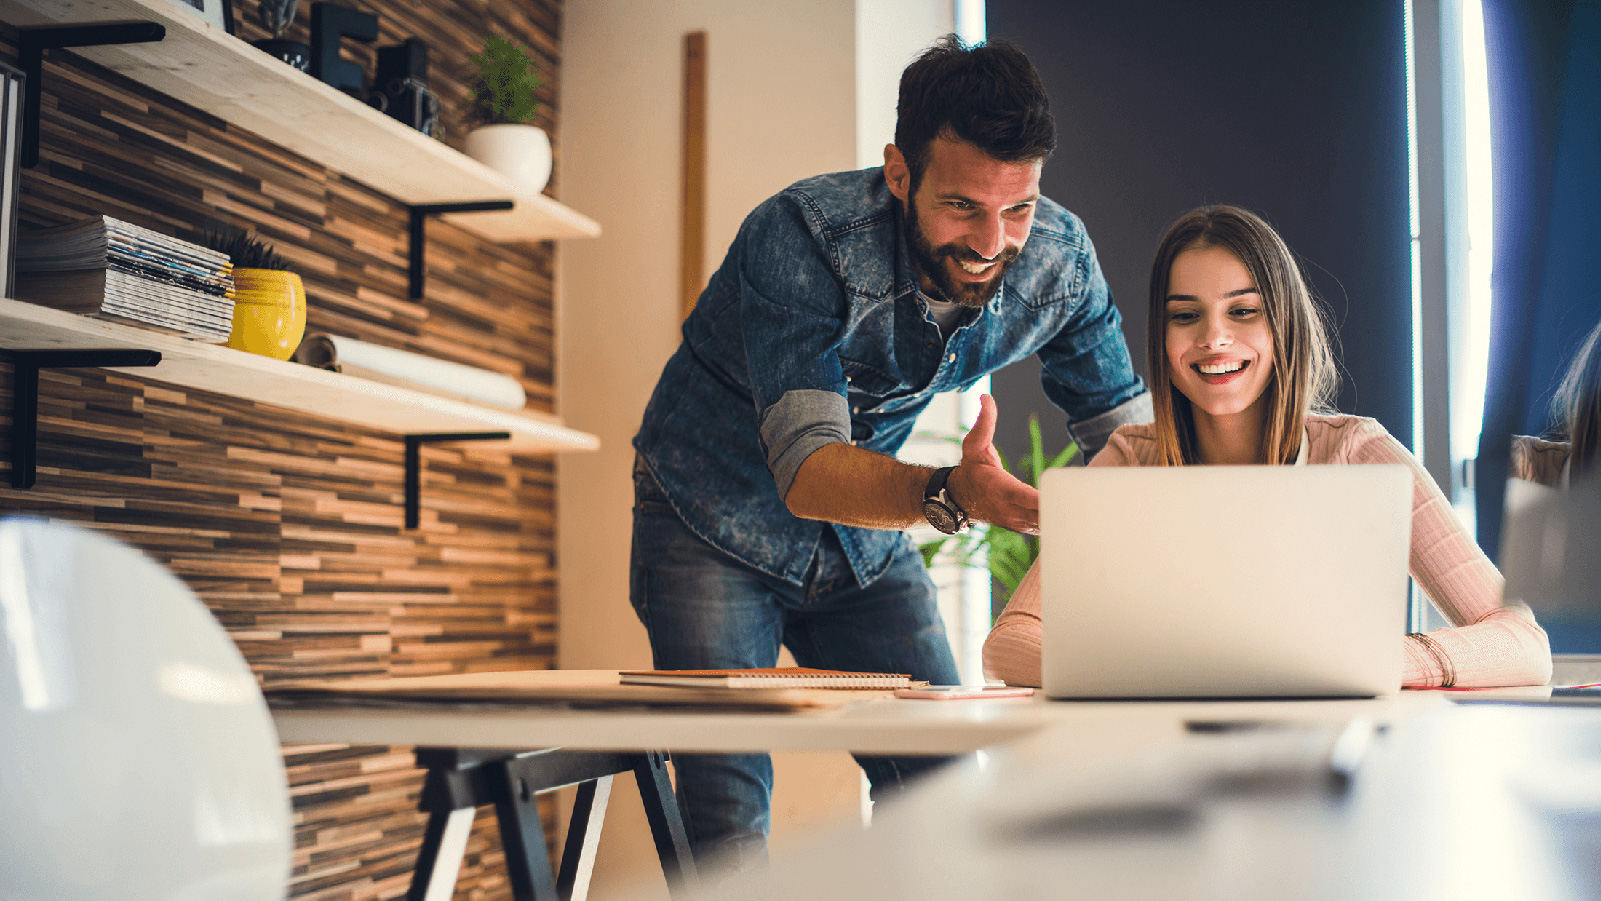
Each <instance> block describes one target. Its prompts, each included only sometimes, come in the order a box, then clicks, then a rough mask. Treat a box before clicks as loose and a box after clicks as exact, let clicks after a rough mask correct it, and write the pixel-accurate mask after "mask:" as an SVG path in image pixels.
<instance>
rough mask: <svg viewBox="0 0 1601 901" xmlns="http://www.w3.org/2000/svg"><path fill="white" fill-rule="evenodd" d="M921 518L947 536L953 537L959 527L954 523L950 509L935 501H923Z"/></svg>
mask: <svg viewBox="0 0 1601 901" xmlns="http://www.w3.org/2000/svg"><path fill="white" fill-rule="evenodd" d="M923 518H924V519H927V520H928V523H929V525H931V526H933V527H934V528H936V529H939V530H940V531H941V532H944V533H945V534H947V535H955V534H956V532H957V530H958V529H959V528H960V525H959V524H958V523H957V521H956V514H954V513H952V512H951V509H950V508H949V507H947V506H945V505H944V504H942V503H940V502H939V501H936V500H926V501H923Z"/></svg>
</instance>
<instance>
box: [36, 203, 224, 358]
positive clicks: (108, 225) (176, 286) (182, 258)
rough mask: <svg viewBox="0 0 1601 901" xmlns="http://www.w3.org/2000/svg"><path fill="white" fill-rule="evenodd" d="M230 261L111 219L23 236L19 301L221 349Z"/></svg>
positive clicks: (191, 245)
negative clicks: (170, 334)
mask: <svg viewBox="0 0 1601 901" xmlns="http://www.w3.org/2000/svg"><path fill="white" fill-rule="evenodd" d="M233 292H234V286H233V261H232V260H230V259H229V258H228V255H227V254H225V253H222V252H220V251H216V250H209V249H207V248H205V247H201V246H200V245H198V244H191V243H189V242H188V241H180V240H179V239H177V238H173V237H169V236H167V235H164V234H161V233H160V232H155V231H151V230H150V229H148V228H141V227H139V226H137V225H131V224H129V223H127V222H123V221H122V220H120V219H113V218H111V217H110V216H94V217H92V218H89V219H84V220H82V221H79V222H74V223H71V224H68V225H61V226H57V227H55V228H46V229H37V230H35V231H32V232H26V233H24V234H23V235H22V236H21V240H20V241H19V242H18V244H17V297H18V298H19V299H21V300H26V301H28V302H30V303H36V304H40V305H42V306H47V307H54V308H56V309H58V310H68V311H70V312H74V313H83V314H85V315H88V316H95V317H98V318H103V319H114V320H120V321H124V322H133V323H136V324H139V325H143V326H154V327H156V328H160V329H165V330H168V331H172V332H177V333H178V334H181V335H183V336H185V337H187V338H193V339H194V340H196V341H204V342H207V343H210V344H219V343H221V342H224V341H227V340H228V334H229V332H230V331H232V328H233Z"/></svg>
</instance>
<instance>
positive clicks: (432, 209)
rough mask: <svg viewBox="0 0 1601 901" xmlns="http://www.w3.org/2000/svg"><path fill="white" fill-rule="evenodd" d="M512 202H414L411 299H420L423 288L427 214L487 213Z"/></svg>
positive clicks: (507, 208)
mask: <svg viewBox="0 0 1601 901" xmlns="http://www.w3.org/2000/svg"><path fill="white" fill-rule="evenodd" d="M513 205H514V204H513V203H512V202H511V201H510V200H475V201H471V202H468V203H416V204H412V205H411V207H410V209H411V293H410V294H409V295H408V296H409V297H410V298H411V299H412V300H421V299H422V289H423V248H424V246H425V245H426V244H427V241H426V240H425V237H426V236H425V234H424V228H423V226H424V224H425V223H426V222H427V221H428V217H429V216H437V215H439V214H440V213H488V212H493V211H496V210H509V209H511V208H512V206H513Z"/></svg>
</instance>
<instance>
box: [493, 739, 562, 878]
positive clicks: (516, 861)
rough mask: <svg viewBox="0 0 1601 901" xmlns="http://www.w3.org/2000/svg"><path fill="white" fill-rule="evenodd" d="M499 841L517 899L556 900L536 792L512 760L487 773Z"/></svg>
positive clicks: (538, 787)
mask: <svg viewBox="0 0 1601 901" xmlns="http://www.w3.org/2000/svg"><path fill="white" fill-rule="evenodd" d="M490 785H491V791H492V792H493V794H494V797H495V816H496V818H497V819H499V820H500V844H501V846H502V847H503V848H504V849H505V852H506V875H507V876H508V877H510V879H511V891H512V897H513V898H515V899H516V901H556V897H557V896H556V879H555V876H554V875H553V874H552V873H551V872H550V852H549V851H547V850H546V849H545V828H544V826H543V824H541V823H540V822H539V805H538V802H537V800H536V799H537V797H538V795H537V792H539V791H540V790H542V789H543V786H536V785H532V784H530V783H529V782H528V781H527V780H525V779H522V778H520V777H519V776H518V775H517V772H516V766H515V761H505V762H503V763H501V764H500V765H498V766H496V767H495V768H494V769H493V771H492V773H491V775H490Z"/></svg>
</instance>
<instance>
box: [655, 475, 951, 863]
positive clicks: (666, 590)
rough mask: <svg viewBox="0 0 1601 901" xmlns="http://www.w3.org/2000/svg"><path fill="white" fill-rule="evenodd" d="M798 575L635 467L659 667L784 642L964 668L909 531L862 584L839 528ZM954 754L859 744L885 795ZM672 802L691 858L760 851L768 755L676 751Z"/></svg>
mask: <svg viewBox="0 0 1601 901" xmlns="http://www.w3.org/2000/svg"><path fill="white" fill-rule="evenodd" d="M823 535H824V540H823V542H822V543H821V544H820V545H819V547H818V549H817V551H816V553H815V554H814V555H813V557H812V560H811V565H810V567H809V568H808V569H807V576H806V580H805V584H804V585H803V586H799V587H797V586H795V585H792V584H790V583H788V582H785V581H784V580H782V579H778V578H774V577H772V576H769V575H767V574H765V573H762V572H760V571H758V570H756V569H753V568H751V567H749V566H746V565H744V564H743V563H740V562H739V561H738V560H736V559H734V558H733V557H731V556H729V555H728V554H725V553H724V552H722V551H720V550H718V549H717V548H715V547H713V546H712V545H710V544H708V543H707V542H706V541H704V540H702V539H701V538H700V537H699V536H697V535H695V533H693V532H691V531H690V530H689V529H688V527H686V526H685V525H684V523H683V522H682V520H680V519H679V518H678V515H677V514H676V513H674V512H673V508H672V507H671V505H669V504H668V501H667V498H666V496H665V495H663V494H662V491H661V488H660V487H658V486H657V484H656V482H655V480H654V479H653V478H651V476H650V473H649V471H648V470H645V469H643V468H642V467H640V466H638V465H636V466H635V468H634V539H633V552H632V557H631V560H630V569H631V578H630V586H629V595H630V597H629V599H630V601H631V602H632V603H633V605H634V612H635V613H637V614H638V615H639V619H640V621H641V622H642V623H644V624H645V629H646V631H647V632H648V633H649V634H650V646H651V651H652V654H653V655H654V657H655V666H656V668H657V669H729V668H736V667H769V666H774V665H776V663H777V661H778V651H779V646H780V645H783V646H785V647H788V648H789V650H790V653H791V654H793V655H794V656H795V661H796V662H797V663H799V664H800V665H801V666H810V667H819V668H823V669H842V670H855V671H864V672H890V673H908V674H910V675H911V676H912V678H914V679H924V680H927V681H929V682H932V683H935V684H944V685H949V684H954V683H956V682H958V681H959V678H958V676H957V672H956V660H955V658H954V657H953V656H952V655H951V648H950V642H949V641H948V640H947V639H946V637H945V627H944V625H943V623H942V622H941V620H940V616H939V609H938V607H937V606H936V603H935V590H934V583H933V582H932V581H931V580H930V579H929V577H928V570H927V569H926V568H924V566H923V561H922V557H921V556H920V555H919V554H918V553H917V550H916V549H915V548H914V547H913V546H912V544H911V542H910V541H903V548H902V550H901V552H899V553H898V554H897V555H896V558H895V560H894V562H892V563H891V564H890V566H889V568H888V569H887V570H886V571H885V572H884V574H883V575H882V576H880V577H879V578H877V579H875V580H874V581H873V582H872V584H870V585H866V586H859V585H857V584H856V577H855V575H854V574H853V573H852V572H851V569H850V567H849V565H848V564H847V563H846V560H845V553H844V550H843V548H841V547H840V544H839V541H838V539H837V538H835V537H834V530H832V529H825V530H824V532H823ZM949 759H950V758H946V757H876V756H869V755H860V754H858V755H856V760H857V762H858V763H860V764H861V766H862V769H863V770H865V771H866V772H867V778H868V780H869V781H870V782H871V783H872V786H873V799H874V800H875V801H882V800H884V799H885V798H887V797H888V796H889V795H891V794H893V793H894V792H896V791H898V790H899V789H900V788H901V787H902V785H903V783H904V782H905V781H906V780H907V779H909V778H911V777H912V776H915V775H917V774H919V773H922V772H925V771H927V770H930V769H933V768H934V767H937V766H940V765H942V764H944V763H946V762H948V761H949ZM673 766H674V770H675V772H676V775H677V782H678V785H677V795H678V804H679V807H680V809H681V811H682V813H683V815H684V822H685V827H686V828H687V830H688V832H689V840H690V845H691V847H692V849H693V850H694V853H695V857H696V858H697V859H700V860H704V859H707V858H709V857H710V856H712V855H717V856H718V857H719V858H721V859H723V860H725V861H726V862H728V863H729V864H732V865H735V866H739V865H746V864H750V863H753V862H755V863H759V862H761V861H764V860H765V859H766V853H767V830H768V825H769V807H770V805H771V801H772V789H773V764H772V759H771V758H770V757H768V755H766V754H674V755H673Z"/></svg>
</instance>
